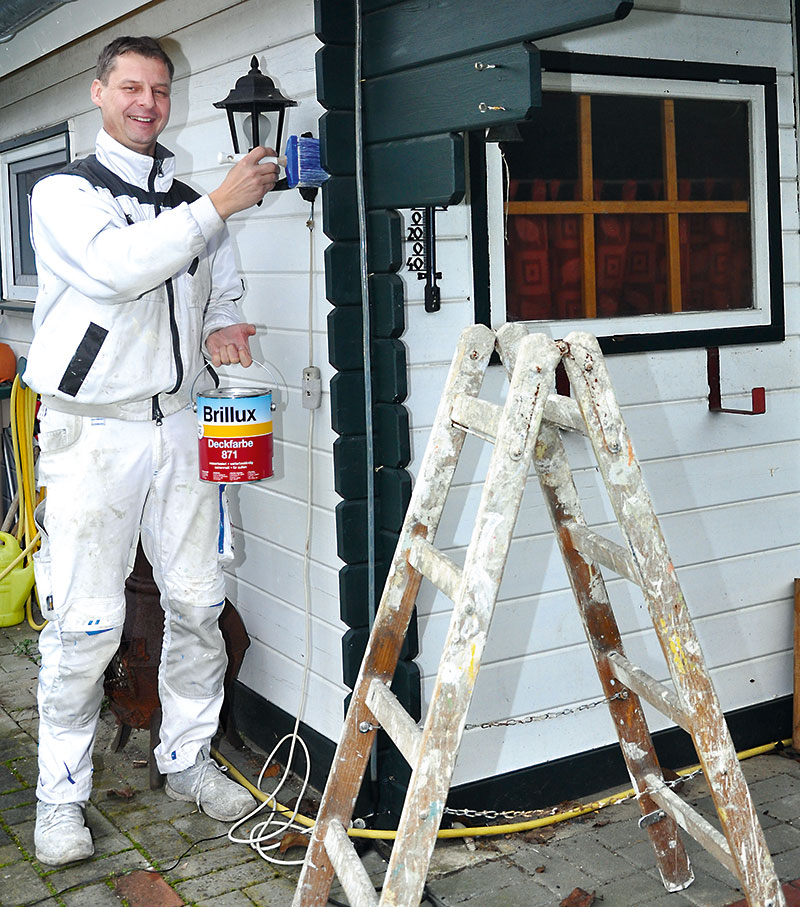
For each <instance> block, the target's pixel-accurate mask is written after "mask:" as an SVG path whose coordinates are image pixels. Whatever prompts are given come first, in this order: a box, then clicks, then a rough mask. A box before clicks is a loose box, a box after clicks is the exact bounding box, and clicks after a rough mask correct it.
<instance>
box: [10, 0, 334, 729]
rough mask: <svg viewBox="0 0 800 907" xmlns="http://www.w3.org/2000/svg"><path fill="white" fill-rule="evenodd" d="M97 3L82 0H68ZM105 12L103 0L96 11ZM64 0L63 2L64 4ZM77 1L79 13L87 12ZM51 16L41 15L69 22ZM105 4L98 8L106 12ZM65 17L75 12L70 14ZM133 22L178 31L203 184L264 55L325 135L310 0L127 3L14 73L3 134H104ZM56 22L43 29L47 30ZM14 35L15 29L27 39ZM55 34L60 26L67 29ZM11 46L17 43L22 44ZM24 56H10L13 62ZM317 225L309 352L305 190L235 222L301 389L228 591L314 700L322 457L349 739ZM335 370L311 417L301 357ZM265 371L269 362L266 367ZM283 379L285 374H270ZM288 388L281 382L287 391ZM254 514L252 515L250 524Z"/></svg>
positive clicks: (23, 345) (181, 140) (241, 252)
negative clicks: (102, 84) (113, 17)
mask: <svg viewBox="0 0 800 907" xmlns="http://www.w3.org/2000/svg"><path fill="white" fill-rule="evenodd" d="M82 7H87V8H92V7H94V4H93V2H92V0H77V2H75V3H72V4H70V6H69V7H67V9H70V10H73V11H76V10H80V9H81V8H82ZM90 12H91V9H90ZM62 14H63V10H62ZM76 14H77V13H76ZM48 18H49V17H47V18H45V19H42V20H40V22H39V23H36V24H35V25H34V26H31V29H28V30H26V31H24V32H22V33H20V38H22V36H25V38H26V43H27V44H29V43H30V36H29V35H28V34H26V32H29V31H31V30H34V29H39V30H41V31H47V30H48V29H56V30H57V29H58V27H59V24H58V23H57V22H54V21H53V20H50V21H49V22H48ZM98 18H99V17H98V16H97V14H96V13H95V14H94V21H95V22H96V23H97V24H99V22H98ZM62 27H63V26H62ZM121 34H133V35H138V34H151V35H154V36H156V37H158V38H160V39H164V46H165V48H166V49H167V51H168V53H169V54H170V56H171V57H172V59H173V61H174V63H175V66H176V73H175V81H174V86H173V95H172V117H171V121H170V125H169V127H168V128H167V130H166V131H165V132H164V134H163V135H162V137H161V141H162V143H163V144H164V145H166V146H167V147H169V148H171V149H172V150H173V151H175V153H176V155H177V159H178V167H179V172H178V176H179V177H181V178H182V179H184V180H186V181H187V182H189V183H190V184H191V185H193V186H194V187H195V188H197V189H198V190H200V191H204V190H210V189H212V188H214V186H215V185H216V184H217V183H218V182H219V181H220V180H221V179H222V177H223V176H224V171H223V168H222V167H220V166H218V165H217V163H216V157H217V152H218V151H227V150H230V136H229V133H228V126H227V121H226V118H225V114H224V111H220V110H217V109H215V108H214V107H212V102H214V101H218V100H220V99H221V98H224V97H225V96H226V95H227V93H228V91H229V90H230V89H231V88H232V87H233V85H234V82H235V81H236V79H237V78H239V77H240V76H242V75H244V74H245V73H246V72H247V71H248V69H249V68H250V58H251V56H252V55H253V54H256V55H257V56H258V58H259V60H260V63H261V68H262V71H263V72H264V73H265V74H267V75H269V76H271V77H272V78H273V79H274V80H275V82H276V84H277V85H278V87H279V88H280V89H281V90H282V91H283V93H284V94H285V95H287V96H288V97H290V98H293V99H295V100H297V101H299V106H298V107H297V108H292V109H290V110H289V111H288V113H287V118H286V125H285V127H284V133H285V135H286V134H291V133H294V134H299V133H301V132H304V131H306V130H311V131H313V132H314V133H315V134H316V133H317V120H318V118H319V116H320V114H321V113H322V110H321V108H320V107H319V106H318V104H317V102H316V83H315V75H314V54H315V52H316V50H317V48H318V47H319V42H318V41H317V39H316V38H315V37H314V17H313V4H312V2H311V0H302V2H298V0H244V2H242V0H195V2H193V3H191V4H187V3H175V2H173V0H163V2H161V3H157V4H148V5H147V7H146V8H145V9H144V10H140V11H138V12H135V11H134V12H133V13H131V14H129V15H124V16H123V17H122V18H121V19H118V20H117V21H116V22H114V23H113V24H112V25H108V26H105V27H102V28H100V29H99V30H97V31H95V32H94V33H93V34H91V35H90V36H89V37H84V38H81V39H79V40H78V41H76V42H75V43H74V44H72V45H70V46H68V47H66V48H63V49H61V50H56V51H54V52H53V53H52V54H50V55H49V56H45V57H44V58H43V59H39V60H36V61H35V62H33V63H31V65H29V66H27V67H25V68H22V69H20V70H19V71H17V72H12V73H11V74H10V75H7V76H6V77H5V78H2V77H0V141H4V140H6V139H9V138H12V137H14V136H17V135H23V134H26V133H32V132H35V131H36V130H38V129H41V128H44V127H46V126H49V125H52V124H55V123H59V122H63V121H65V120H68V121H69V123H70V141H71V147H72V153H73V156H83V155H85V154H88V153H90V152H91V151H92V150H93V148H94V139H95V136H96V134H97V130H98V129H99V127H100V114H99V111H98V110H97V109H96V108H95V107H94V106H93V105H92V103H91V101H90V98H89V85H90V83H91V80H92V78H93V70H94V65H95V62H96V60H97V54H98V52H99V51H100V49H101V48H102V47H103V45H104V44H106V43H107V42H108V41H109V40H111V39H113V38H114V37H116V36H118V35H121ZM44 38H46V36H44V35H43V39H44ZM15 40H16V39H15ZM53 40H54V42H55V43H56V44H57V43H58V42H57V40H56V38H54V39H53ZM9 46H10V45H9ZM8 68H10V66H8ZM316 208H317V211H316V214H317V227H316V229H315V231H314V234H313V247H312V248H313V280H312V282H311V288H312V291H313V303H312V307H311V311H312V325H311V328H312V330H311V350H312V352H311V353H309V245H310V244H309V230H308V229H307V227H306V219H307V218H308V215H309V210H310V208H309V205H308V204H307V203H305V202H303V201H302V200H301V198H300V196H299V194H298V193H297V192H295V191H288V192H283V193H277V192H276V193H273V194H272V195H270V196H268V198H267V199H266V200H265V202H264V204H263V205H262V206H261V207H260V208H257V209H252V210H251V211H250V212H247V213H244V214H239V215H235V216H234V217H233V218H231V220H230V221H229V227H230V231H231V233H232V235H233V238H234V242H235V244H236V249H237V257H238V263H239V266H240V269H241V272H242V274H243V276H244V278H245V282H246V286H247V292H246V295H245V297H244V299H243V310H244V315H245V318H246V319H248V320H251V321H253V322H254V323H255V324H256V325H257V327H258V336H257V338H256V340H255V344H254V348H255V351H256V355H257V357H258V358H261V359H262V360H267V361H268V362H269V363H270V365H271V368H272V369H273V371H275V372H277V373H278V375H279V377H280V378H281V379H282V381H283V382H285V384H286V386H287V389H288V398H287V399H285V400H282V401H281V405H280V407H279V410H278V412H276V413H275V420H274V432H275V477H274V478H273V479H271V480H270V481H268V482H264V483H261V484H259V485H249V486H242V487H238V488H237V487H231V488H230V491H229V496H230V500H231V510H232V517H233V520H234V523H235V526H236V527H238V529H237V531H236V533H235V545H236V560H235V563H234V565H233V567H232V568H231V569H230V571H229V577H228V579H229V582H228V595H229V597H230V598H231V600H232V601H233V602H235V603H236V605H237V607H238V608H239V611H240V613H241V614H242V616H243V618H244V620H245V623H246V626H247V630H248V633H249V634H250V638H251V646H250V649H249V650H248V652H247V655H246V658H245V662H244V665H243V667H242V670H241V673H240V675H239V676H240V679H241V680H242V681H243V682H244V683H245V684H247V685H248V686H249V687H251V688H252V689H254V690H255V691H256V692H257V693H259V694H260V695H261V696H263V697H264V698H266V699H267V700H269V701H271V702H273V703H275V704H276V705H277V706H279V707H280V708H282V709H284V710H285V711H286V712H288V713H289V714H290V715H295V714H296V712H297V709H298V706H299V704H300V688H301V680H302V674H303V662H304V658H305V652H306V642H305V636H306V630H305V593H304V576H305V575H306V571H305V570H304V551H305V544H306V524H307V517H308V514H307V500H308V495H307V485H308V470H309V457H310V466H311V470H312V479H313V508H312V512H311V516H310V519H311V528H312V532H311V546H310V559H309V564H308V571H307V577H308V587H309V598H310V608H311V612H312V614H311V621H310V626H311V640H310V648H311V650H313V659H312V666H311V674H310V676H309V689H308V697H307V704H306V707H305V710H304V712H303V719H304V721H306V722H307V723H308V724H310V725H311V726H312V727H314V728H315V729H317V730H318V731H320V732H321V733H322V734H324V735H326V736H327V737H329V738H331V739H335V738H337V737H338V733H339V727H340V724H341V718H342V702H343V699H344V696H345V695H346V693H347V690H346V688H345V687H344V686H343V684H342V682H341V676H342V668H341V644H340V640H341V636H342V633H343V632H344V629H345V628H344V626H343V625H342V624H341V623H340V622H339V603H338V579H337V573H338V569H339V567H340V566H341V564H340V562H339V561H338V558H337V556H336V536H335V527H334V514H333V510H334V507H335V506H336V504H337V503H338V501H339V498H338V496H337V495H336V494H335V492H334V491H333V465H332V459H333V457H332V444H333V441H334V439H335V437H336V436H335V435H334V434H333V432H332V431H331V428H330V401H329V397H328V393H327V388H328V385H329V381H330V376H331V369H330V366H329V365H328V362H327V359H328V355H327V340H326V333H325V318H326V316H327V313H328V310H329V305H328V303H327V302H326V300H325V293H324V281H323V277H322V252H323V249H324V247H325V245H326V243H327V241H326V239H325V237H324V234H323V233H322V217H321V210H320V208H321V206H320V204H319V203H318V204H317V206H316ZM30 337H31V327H30V316H29V315H20V314H14V313H6V314H5V315H3V317H2V319H1V320H0V338H2V339H3V340H5V341H6V342H9V343H10V344H11V345H12V347H13V348H14V350H15V352H16V353H17V355H18V356H20V355H25V352H26V350H27V347H28V344H29V341H30ZM312 363H313V364H315V365H318V366H320V368H321V369H322V377H323V390H324V393H323V400H322V406H321V407H320V409H318V410H317V411H316V412H315V413H314V416H313V436H312V438H311V440H310V441H309V426H310V424H311V417H310V411H308V410H305V409H302V407H301V403H300V379H301V372H302V369H303V368H304V367H305V366H306V365H309V364H312ZM260 378H261V379H262V380H263V379H264V378H265V376H264V375H263V373H262V374H261V375H260ZM269 383H271V382H269ZM278 394H279V396H280V397H283V396H284V392H283V391H282V390H279V391H278ZM242 527H246V528H242Z"/></svg>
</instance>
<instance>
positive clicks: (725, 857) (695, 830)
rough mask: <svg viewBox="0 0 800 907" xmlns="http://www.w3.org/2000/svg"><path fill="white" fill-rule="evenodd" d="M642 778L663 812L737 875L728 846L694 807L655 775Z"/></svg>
mask: <svg viewBox="0 0 800 907" xmlns="http://www.w3.org/2000/svg"><path fill="white" fill-rule="evenodd" d="M644 780H645V784H646V785H647V787H648V790H649V792H650V796H651V797H652V798H653V799H654V800H655V801H656V803H658V805H659V806H660V807H661V808H662V809H663V810H664V812H665V813H667V815H669V816H672V818H673V819H674V820H675V821H676V822H677V823H678V825H680V827H681V828H682V829H683V830H684V831H685V832H686V833H687V834H689V835H691V836H692V837H693V838H694V839H695V841H697V843H698V844H700V845H701V846H702V847H704V848H705V849H706V850H707V851H708V852H709V853H710V854H711V856H712V857H714V858H715V859H717V860H718V861H719V862H720V863H722V865H723V866H724V867H725V868H726V869H727V870H728V871H729V872H731V873H732V874H733V875H735V876H736V875H738V874H739V872H738V869H737V867H736V863H735V862H734V859H733V856H732V855H731V849H730V846H729V845H728V842H727V841H726V840H725V838H724V837H723V836H722V834H721V833H720V832H718V831H717V829H716V828H714V826H713V825H712V824H711V823H710V822H709V821H708V820H707V819H705V818H704V817H703V816H701V815H700V813H699V812H698V811H697V810H696V809H694V808H693V807H691V806H689V804H688V803H686V802H685V801H684V800H681V798H680V797H679V796H678V795H677V794H676V793H675V791H674V790H672V788H670V787H667V786H666V784H664V781H663V779H661V778H656V776H655V775H645V779H644Z"/></svg>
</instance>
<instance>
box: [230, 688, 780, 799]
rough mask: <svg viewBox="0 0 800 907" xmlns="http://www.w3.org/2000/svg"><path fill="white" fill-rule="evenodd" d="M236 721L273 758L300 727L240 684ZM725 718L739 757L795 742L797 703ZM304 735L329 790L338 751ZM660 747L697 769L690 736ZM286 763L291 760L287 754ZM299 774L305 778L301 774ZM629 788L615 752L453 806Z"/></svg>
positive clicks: (555, 766)
mask: <svg viewBox="0 0 800 907" xmlns="http://www.w3.org/2000/svg"><path fill="white" fill-rule="evenodd" d="M234 713H235V718H236V726H237V729H238V730H239V732H240V733H242V734H244V735H245V736H246V737H248V738H249V739H250V740H252V741H253V743H255V744H257V745H258V746H259V747H261V748H262V749H263V750H266V751H267V752H270V751H271V750H272V748H273V747H274V746H275V744H276V743H277V742H278V740H279V739H280V738H281V737H282V736H283V735H284V734H288V733H291V730H292V728H293V727H294V718H292V717H291V715H289V714H287V713H286V712H284V711H283V709H280V708H278V707H277V706H275V705H273V704H272V703H269V702H267V701H266V700H264V699H263V698H262V697H261V696H260V695H259V694H257V693H255V692H254V691H253V690H251V689H250V688H249V687H246V686H244V684H242V683H240V682H239V681H236V691H235V699H234ZM725 717H726V719H727V721H728V727H729V728H730V732H731V736H732V737H733V743H734V746H735V747H736V749H737V751H741V750H745V749H751V748H752V747H756V746H762V745H764V744H767V743H774V742H776V741H778V740H783V739H785V738H787V737H790V736H791V734H792V697H791V696H782V697H781V698H779V699H773V700H770V701H769V702H762V703H759V704H757V705H753V706H748V707H747V708H744V709H737V710H735V711H732V712H729V713H727V714H726V716H725ZM557 725H558V721H557V719H556V720H554V722H553V733H558V727H557ZM487 733H492V732H491V731H488V732H487ZM300 734H301V736H302V737H303V740H304V741H305V743H306V745H307V746H308V749H309V752H310V754H311V784H312V785H313V786H314V787H315V788H316V789H317V790H322V789H323V788H324V786H325V780H326V777H327V774H328V771H329V770H330V766H331V764H332V763H333V755H334V751H335V749H336V744H335V743H334V741H332V740H329V739H328V738H327V737H324V736H323V735H322V734H320V733H319V732H317V731H314V730H312V729H311V728H309V727H307V726H306V725H304V724H302V723H301V725H300ZM653 741H654V743H655V747H656V751H657V752H658V757H659V759H660V761H661V764H662V765H663V766H664V767H666V768H671V769H676V770H677V769H679V768H683V767H684V766H687V765H693V764H695V763H696V762H697V755H696V754H695V751H694V747H693V746H692V742H691V739H690V738H689V735H688V734H686V733H684V732H683V731H682V730H680V729H678V728H669V729H668V730H665V731H658V732H656V733H654V734H653ZM279 756H282V757H283V758H285V756H286V752H282V753H280V754H279ZM300 768H301V770H302V766H300ZM628 783H629V778H628V773H627V771H626V769H625V763H624V762H623V759H622V754H621V752H620V748H619V746H618V745H617V744H612V745H611V746H604V747H601V748H599V749H596V750H588V751H586V752H583V753H576V754H575V755H573V756H567V757H565V758H563V759H555V760H553V761H552V762H545V763H543V764H541V765H534V766H531V767H530V768H524V769H519V770H517V771H514V772H508V773H506V774H504V775H496V776H494V777H492V778H484V779H482V780H480V781H471V782H470V783H468V784H462V785H459V786H458V787H454V788H452V789H451V791H450V796H449V797H448V801H447V803H448V806H451V807H455V808H459V809H463V808H469V809H478V810H484V809H546V808H548V807H551V806H555V805H556V804H558V803H562V802H563V801H565V800H573V799H576V798H578V797H581V798H586V797H591V796H592V795H594V794H596V793H598V792H599V791H601V790H605V789H606V788H609V787H615V786H617V785H620V784H628ZM367 799H369V798H368V797H366V796H365V795H364V794H363V793H362V797H361V798H360V802H359V803H357V804H356V807H357V808H356V813H355V814H356V815H358V814H362V815H364V814H367V813H371V812H372V805H371V804H368V803H367V802H366V800H367Z"/></svg>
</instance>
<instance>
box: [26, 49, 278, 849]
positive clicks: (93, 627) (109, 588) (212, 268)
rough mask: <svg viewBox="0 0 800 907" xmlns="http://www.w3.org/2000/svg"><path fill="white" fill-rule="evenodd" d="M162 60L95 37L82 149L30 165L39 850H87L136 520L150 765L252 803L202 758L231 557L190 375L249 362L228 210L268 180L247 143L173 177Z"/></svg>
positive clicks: (168, 79) (177, 786)
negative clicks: (151, 617) (36, 418)
mask: <svg viewBox="0 0 800 907" xmlns="http://www.w3.org/2000/svg"><path fill="white" fill-rule="evenodd" d="M172 75H173V65H172V62H171V61H170V59H169V57H168V56H167V55H166V54H165V53H164V51H163V50H162V48H161V47H160V45H159V44H158V43H157V42H156V41H155V40H154V39H152V38H128V37H125V38H118V39H117V40H115V41H113V42H112V43H111V44H109V45H108V46H107V47H106V48H104V49H103V51H102V53H101V54H100V58H99V60H98V65H97V72H96V76H97V77H96V79H95V80H94V82H93V83H92V87H91V97H92V101H93V102H94V103H95V104H96V105H97V106H98V107H99V108H100V110H101V112H102V119H103V128H102V129H101V131H100V133H99V135H98V137H97V146H96V153H95V154H94V155H91V156H89V157H87V158H84V159H82V160H80V161H74V162H73V163H72V164H69V165H67V166H66V167H65V168H64V169H63V170H61V171H59V172H58V173H55V174H51V175H50V176H47V177H45V178H44V179H42V180H41V181H40V182H39V183H38V184H37V185H36V186H35V188H34V190H33V193H32V200H31V232H32V238H33V244H34V248H35V251H36V264H37V273H38V283H39V290H38V296H37V300H36V308H35V310H34V316H33V327H34V337H33V342H32V345H31V348H30V354H29V357H28V365H27V368H26V370H25V375H24V380H25V382H26V383H27V384H28V385H29V386H30V387H32V388H33V389H34V390H36V391H38V392H39V394H40V395H41V399H42V404H43V405H42V409H41V411H40V426H41V432H40V435H39V443H40V447H41V456H40V460H39V469H40V481H41V484H42V485H46V486H47V498H46V505H45V516H44V530H45V532H44V534H43V539H44V542H43V546H42V549H41V551H40V552H39V554H38V555H37V558H36V581H37V588H38V592H39V600H40V602H41V603H42V607H43V610H44V616H45V617H46V618H47V619H48V621H49V623H48V624H47V626H46V627H45V628H44V630H43V631H42V634H41V637H40V643H39V645H40V650H41V655H42V665H41V671H40V675H39V716H40V724H39V782H38V786H37V789H36V796H37V799H38V804H37V816H36V832H35V844H36V855H37V858H38V859H39V860H40V861H41V862H43V863H47V864H50V865H52V866H58V865H61V864H64V863H69V862H72V861H74V860H80V859H83V858H85V857H88V856H90V855H91V854H92V853H93V851H94V845H93V843H92V837H91V833H90V831H89V829H88V828H87V827H86V826H85V824H84V815H83V809H84V807H85V805H86V802H87V801H88V799H89V795H90V793H91V785H92V747H93V744H94V737H95V731H96V728H97V719H98V714H99V710H100V702H101V699H102V695H103V673H104V671H105V669H106V666H107V665H108V663H109V661H110V659H111V658H112V656H113V655H114V653H115V652H116V650H117V647H118V645H119V641H120V637H121V633H122V625H123V621H124V617H125V598H124V584H125V579H126V577H127V575H128V573H129V570H130V564H132V552H134V551H135V548H136V544H137V540H138V539H139V537H140V536H141V541H142V545H143V547H144V550H145V553H146V554H147V557H148V559H149V561H150V563H151V564H152V565H153V574H154V577H155V580H156V582H157V583H158V586H159V589H160V591H161V604H162V607H163V609H164V614H165V626H164V641H163V649H162V655H161V664H160V670H159V696H160V699H161V707H162V713H163V719H162V725H161V738H160V743H159V745H158V747H157V748H156V751H155V756H156V760H157V763H158V767H159V769H160V770H161V772H163V773H164V774H165V775H166V785H165V789H166V794H167V796H168V797H172V798H173V799H178V800H189V801H195V802H196V803H197V805H198V806H199V807H200V808H201V809H202V810H203V811H204V812H206V813H207V814H208V815H210V816H212V817H214V818H215V819H219V820H221V821H233V820H235V819H238V818H240V817H241V816H243V815H245V814H246V813H247V812H248V811H249V810H250V809H252V808H253V807H254V806H255V801H254V799H253V798H252V797H251V796H250V794H249V793H248V792H247V791H246V790H245V789H244V788H243V787H241V786H240V785H238V784H236V783H235V782H234V781H231V780H230V779H229V778H227V777H226V776H225V775H224V774H222V772H221V770H220V769H219V767H218V766H217V764H216V763H215V762H213V761H212V760H211V758H210V755H209V747H210V741H211V737H212V736H213V734H214V733H215V732H216V729H217V720H218V716H219V709H220V706H221V703H222V698H223V678H224V674H225V667H226V656H225V648H224V644H223V640H222V635H221V633H220V630H219V627H218V624H217V621H218V618H219V615H220V612H221V610H222V605H223V601H224V598H225V591H224V583H223V575H222V563H223V562H224V560H225V558H226V557H229V556H230V551H229V545H230V542H229V539H230V533H229V525H228V523H227V510H226V503H225V500H224V496H223V494H222V492H221V489H220V488H219V487H218V486H216V485H212V484H208V483H203V482H200V480H199V479H198V464H197V426H196V420H195V417H194V415H193V413H192V411H191V406H190V404H191V401H190V391H191V383H192V380H193V378H194V376H195V375H197V374H198V372H199V371H200V369H201V368H202V366H203V353H204V352H205V353H206V354H207V355H208V356H209V357H210V358H211V360H212V362H213V363H214V364H216V365H220V364H229V363H232V362H239V363H241V364H242V365H245V366H248V365H250V363H251V361H252V359H251V355H250V349H249V337H250V336H252V335H253V334H254V333H255V327H254V326H253V325H251V324H244V323H242V318H241V316H240V315H239V313H238V311H237V307H236V300H237V299H238V298H239V297H240V296H241V294H242V283H241V280H240V279H239V277H238V275H237V273H236V269H235V266H234V258H233V252H232V249H231V245H230V240H229V237H228V232H227V229H226V227H225V221H226V220H227V218H228V217H230V215H232V214H234V213H236V212H237V211H243V210H244V209H246V208H249V207H251V206H252V205H255V204H256V203H257V202H258V201H259V200H260V199H261V198H262V197H263V196H264V195H265V194H266V193H267V192H268V191H269V190H270V189H271V188H272V187H273V186H274V184H275V181H276V179H277V167H276V165H275V164H274V163H263V164H261V163H259V161H260V160H261V159H262V158H264V157H265V156H267V155H271V154H274V151H272V150H271V149H265V148H261V147H259V148H255V149H254V150H253V151H252V152H250V154H248V155H247V156H246V157H244V159H243V160H241V161H240V162H239V163H237V164H236V165H235V166H234V167H233V168H232V169H231V170H230V171H229V173H228V174H227V176H226V177H225V179H224V180H223V182H222V183H221V184H220V185H219V186H218V187H217V188H216V189H215V190H214V191H213V192H210V193H209V194H208V195H202V196H201V195H198V193H196V192H194V191H193V190H192V189H190V188H189V187H188V186H186V185H185V184H183V183H180V182H178V181H177V180H174V179H173V175H174V172H175V159H174V157H173V155H172V153H171V152H169V151H167V149H166V148H164V147H162V146H161V145H159V144H158V143H157V139H158V136H159V135H160V134H161V132H162V131H163V129H164V127H165V126H166V125H167V120H168V119H169V113H170V88H171V83H172Z"/></svg>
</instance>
